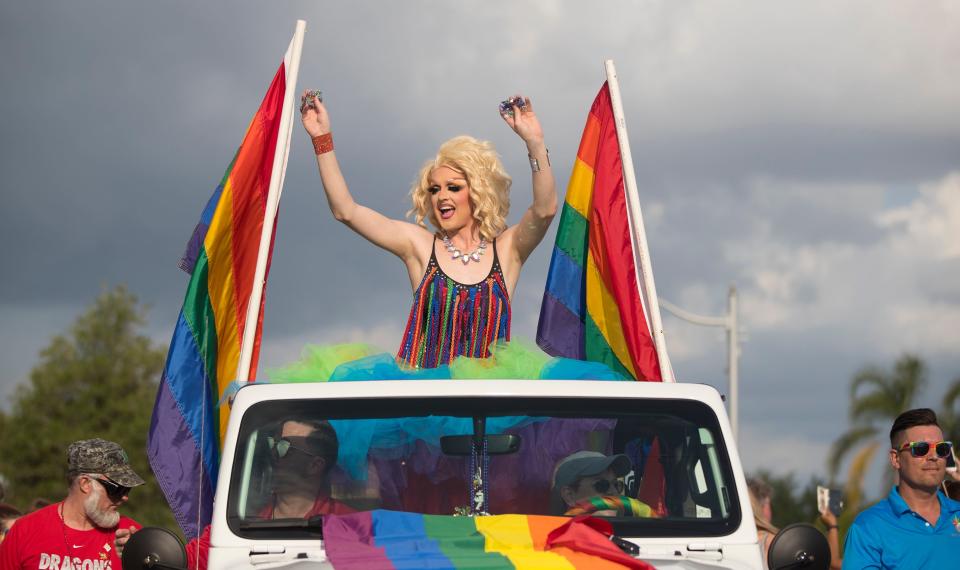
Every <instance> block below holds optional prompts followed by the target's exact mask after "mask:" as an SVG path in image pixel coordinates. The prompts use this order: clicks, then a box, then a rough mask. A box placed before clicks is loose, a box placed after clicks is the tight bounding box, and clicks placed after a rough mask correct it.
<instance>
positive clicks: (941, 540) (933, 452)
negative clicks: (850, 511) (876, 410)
mask: <svg viewBox="0 0 960 570" xmlns="http://www.w3.org/2000/svg"><path fill="white" fill-rule="evenodd" d="M890 444H891V449H890V465H891V467H892V468H893V469H894V470H896V472H897V474H898V475H899V484H898V485H896V486H894V487H893V489H892V490H891V491H890V494H889V495H887V498H886V499H885V500H882V501H880V502H879V503H877V504H876V505H874V506H872V507H870V508H869V509H867V510H865V511H863V512H862V513H860V514H859V515H858V516H857V519H856V520H855V521H854V522H853V526H851V527H850V530H849V531H848V532H847V540H846V546H845V549H844V553H843V567H844V568H858V569H859V568H955V567H957V564H958V561H960V502H957V501H954V500H953V499H950V498H949V497H947V496H946V495H944V494H943V493H942V492H941V491H940V483H941V482H943V478H944V476H945V475H946V467H947V457H948V456H949V455H950V451H951V448H952V444H951V443H950V442H949V441H944V440H943V431H942V430H941V429H940V426H939V425H938V424H937V415H936V414H935V413H934V411H933V410H930V409H927V408H920V409H916V410H909V411H907V412H904V413H902V414H900V416H898V417H897V419H896V420H895V421H894V422H893V428H892V429H891V430H890Z"/></svg>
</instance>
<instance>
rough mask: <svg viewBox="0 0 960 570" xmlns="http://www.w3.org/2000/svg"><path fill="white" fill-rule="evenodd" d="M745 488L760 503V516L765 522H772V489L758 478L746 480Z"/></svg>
mask: <svg viewBox="0 0 960 570" xmlns="http://www.w3.org/2000/svg"><path fill="white" fill-rule="evenodd" d="M747 488H748V489H749V490H750V493H751V494H752V495H753V496H754V497H756V498H757V500H758V501H760V514H761V515H763V519H764V520H765V521H767V522H770V523H772V522H773V506H772V503H771V501H773V487H771V486H770V484H769V483H767V482H766V481H764V480H763V479H761V478H759V477H751V478H749V479H747Z"/></svg>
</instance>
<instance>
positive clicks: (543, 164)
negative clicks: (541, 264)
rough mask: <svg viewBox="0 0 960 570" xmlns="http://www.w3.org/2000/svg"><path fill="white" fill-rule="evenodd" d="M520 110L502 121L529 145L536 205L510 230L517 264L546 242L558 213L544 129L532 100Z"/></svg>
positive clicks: (505, 114) (515, 106)
mask: <svg viewBox="0 0 960 570" xmlns="http://www.w3.org/2000/svg"><path fill="white" fill-rule="evenodd" d="M523 101H524V105H523V106H522V107H521V106H520V105H518V104H514V106H513V113H512V114H511V113H501V115H500V116H501V117H502V118H503V121H504V122H505V123H507V125H508V126H509V127H510V128H511V129H513V130H514V132H516V133H517V134H518V135H520V138H521V139H523V142H524V143H525V144H526V145H527V154H528V155H529V157H530V167H531V169H532V170H533V204H531V205H530V207H529V208H527V210H526V211H525V212H524V213H523V216H522V217H521V218H520V222H519V223H518V224H517V225H516V226H513V227H512V228H510V229H508V230H507V231H508V232H511V233H512V234H513V235H512V236H510V237H511V239H510V240H509V241H510V246H511V250H512V253H513V255H515V256H516V259H517V261H518V262H519V263H520V264H523V262H524V261H526V260H527V257H529V256H530V254H531V253H533V250H534V248H536V247H537V245H538V244H539V243H540V241H541V240H543V236H544V235H546V233H547V229H548V228H549V227H550V222H551V221H552V220H553V216H554V215H556V213H557V185H556V180H555V179H554V177H553V168H552V167H551V166H550V155H549V153H548V151H547V146H546V144H545V143H544V141H543V129H542V128H541V127H540V121H539V120H538V119H537V115H536V113H534V111H533V103H532V102H531V101H530V98H529V97H528V98H525V99H524V100H523Z"/></svg>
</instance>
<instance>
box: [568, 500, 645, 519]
mask: <svg viewBox="0 0 960 570" xmlns="http://www.w3.org/2000/svg"><path fill="white" fill-rule="evenodd" d="M597 511H614V512H616V513H617V514H616V516H618V517H641V518H656V516H657V515H656V513H654V512H653V509H652V508H650V505H648V504H646V503H644V502H642V501H638V500H637V499H634V498H633V497H627V496H625V495H602V496H601V495H598V496H596V497H590V498H589V499H584V500H582V501H580V502H578V503H577V504H575V505H573V506H572V507H570V509H569V510H568V511H567V512H565V513H564V514H565V515H568V516H577V515H590V514H593V513H595V512H597Z"/></svg>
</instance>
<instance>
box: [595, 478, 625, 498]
mask: <svg viewBox="0 0 960 570" xmlns="http://www.w3.org/2000/svg"><path fill="white" fill-rule="evenodd" d="M611 487H612V488H613V490H614V491H616V492H617V493H623V485H622V484H621V483H620V481H611V480H609V479H597V480H596V481H594V482H593V490H594V491H596V492H597V494H598V495H606V494H607V492H608V491H609V490H610V488H611Z"/></svg>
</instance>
